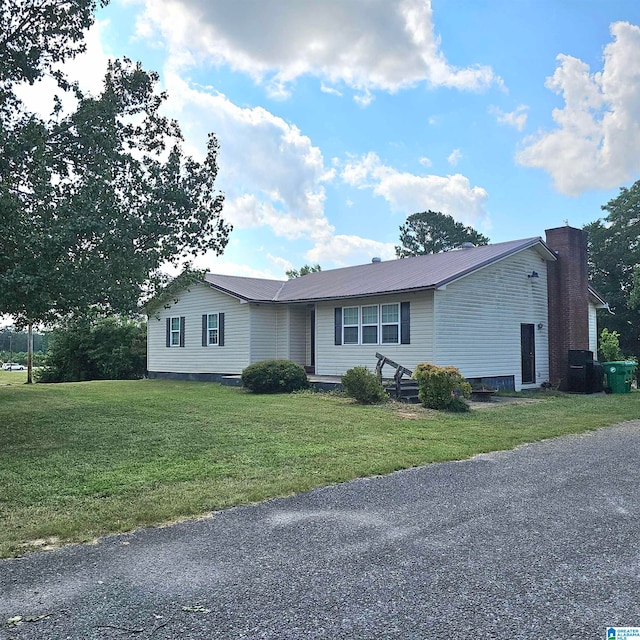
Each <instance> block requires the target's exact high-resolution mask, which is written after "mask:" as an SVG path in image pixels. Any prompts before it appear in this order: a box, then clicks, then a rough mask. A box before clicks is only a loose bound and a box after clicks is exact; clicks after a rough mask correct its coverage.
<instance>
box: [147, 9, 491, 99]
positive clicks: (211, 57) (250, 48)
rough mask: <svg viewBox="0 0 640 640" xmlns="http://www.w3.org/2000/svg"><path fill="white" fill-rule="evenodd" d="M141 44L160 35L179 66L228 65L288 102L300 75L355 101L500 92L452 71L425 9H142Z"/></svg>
mask: <svg viewBox="0 0 640 640" xmlns="http://www.w3.org/2000/svg"><path fill="white" fill-rule="evenodd" d="M144 4H145V7H146V9H145V12H144V14H143V17H141V18H140V19H139V25H138V27H137V31H138V34H140V35H145V36H146V37H151V34H153V33H154V32H155V31H157V30H159V31H160V32H161V33H162V35H163V37H164V38H165V39H166V40H167V41H168V42H169V43H170V49H171V52H172V53H171V55H172V57H173V58H174V59H175V60H176V61H177V64H190V63H193V62H194V61H195V58H198V59H200V60H208V61H212V62H213V63H214V64H224V65H228V66H229V67H231V68H232V69H233V70H235V71H241V72H244V73H246V74H248V75H249V76H251V77H252V78H253V79H254V80H255V81H256V82H261V83H264V84H265V85H266V87H267V89H268V91H269V93H270V94H271V95H272V96H274V97H286V96H287V94H288V93H289V91H290V85H291V83H293V82H294V81H295V80H296V79H297V78H299V77H301V76H303V75H313V76H316V77H319V78H320V79H321V80H322V81H326V82H328V83H330V84H335V83H343V84H344V85H346V86H348V87H351V88H352V89H354V90H356V91H357V92H358V95H357V100H358V101H359V102H360V104H365V103H368V102H370V101H371V99H372V98H371V97H370V96H369V93H370V91H373V90H384V91H390V92H395V91H398V90H399V89H402V88H405V87H410V86H414V85H416V84H418V83H422V82H425V83H427V84H429V85H431V86H445V87H452V88H456V89H462V90H472V91H477V90H480V89H483V88H485V87H487V86H489V85H491V84H494V83H496V84H501V80H500V78H498V77H496V76H495V75H494V73H493V71H492V69H491V68H490V67H488V66H480V65H472V66H469V67H467V68H461V69H460V68H456V67H454V66H452V65H450V64H449V63H448V62H447V60H446V58H445V56H444V54H443V53H442V51H441V49H440V41H439V39H438V38H437V37H436V36H435V34H434V28H433V13H432V9H431V3H430V1H429V0H400V1H399V2H389V1H388V0H368V2H361V1H360V0H326V1H324V2H300V1H299V0H243V1H242V2H229V1H228V0H144Z"/></svg>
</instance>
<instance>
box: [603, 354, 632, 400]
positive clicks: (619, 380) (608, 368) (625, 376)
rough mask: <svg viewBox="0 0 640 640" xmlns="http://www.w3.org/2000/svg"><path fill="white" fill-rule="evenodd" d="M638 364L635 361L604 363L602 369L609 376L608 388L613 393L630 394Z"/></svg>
mask: <svg viewBox="0 0 640 640" xmlns="http://www.w3.org/2000/svg"><path fill="white" fill-rule="evenodd" d="M636 366H637V364H636V363H635V362H634V361H633V360H619V361H616V362H603V363H602V368H603V369H604V372H605V375H606V376H607V386H608V387H609V389H611V393H629V392H630V391H631V381H632V380H633V372H634V371H635V369H636Z"/></svg>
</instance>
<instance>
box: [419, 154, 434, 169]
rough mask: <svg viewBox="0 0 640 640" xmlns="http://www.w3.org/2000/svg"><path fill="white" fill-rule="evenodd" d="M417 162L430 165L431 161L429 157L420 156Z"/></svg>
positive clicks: (425, 165) (426, 165)
mask: <svg viewBox="0 0 640 640" xmlns="http://www.w3.org/2000/svg"><path fill="white" fill-rule="evenodd" d="M418 162H419V163H420V164H421V165H422V166H423V167H430V166H431V165H432V164H433V162H431V159H430V158H427V157H426V156H423V157H422V158H420V159H419V160H418Z"/></svg>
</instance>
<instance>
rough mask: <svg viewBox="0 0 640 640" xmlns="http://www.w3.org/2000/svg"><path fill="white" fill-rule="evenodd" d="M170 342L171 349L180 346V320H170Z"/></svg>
mask: <svg viewBox="0 0 640 640" xmlns="http://www.w3.org/2000/svg"><path fill="white" fill-rule="evenodd" d="M170 336H171V338H170V342H169V344H170V345H171V346H172V347H179V346H180V318H179V317H177V318H171V329H170Z"/></svg>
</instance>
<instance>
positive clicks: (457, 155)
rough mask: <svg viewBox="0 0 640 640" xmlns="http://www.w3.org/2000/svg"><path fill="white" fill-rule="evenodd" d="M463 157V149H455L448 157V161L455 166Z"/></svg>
mask: <svg viewBox="0 0 640 640" xmlns="http://www.w3.org/2000/svg"><path fill="white" fill-rule="evenodd" d="M461 159H462V151H460V149H454V150H453V151H452V152H451V153H450V154H449V155H448V157H447V162H448V163H449V164H450V165H451V166H452V167H455V166H456V165H457V164H458V162H460V160H461Z"/></svg>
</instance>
